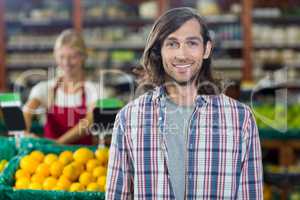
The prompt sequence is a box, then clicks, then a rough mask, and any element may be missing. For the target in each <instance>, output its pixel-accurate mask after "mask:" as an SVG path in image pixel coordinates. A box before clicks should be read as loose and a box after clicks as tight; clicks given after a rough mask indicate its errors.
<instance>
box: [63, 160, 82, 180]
mask: <svg viewBox="0 0 300 200" xmlns="http://www.w3.org/2000/svg"><path fill="white" fill-rule="evenodd" d="M63 176H65V177H66V178H67V179H69V180H70V181H75V180H76V179H77V178H78V172H77V171H76V167H75V166H74V165H72V164H69V165H67V166H66V167H65V168H64V169H63Z"/></svg>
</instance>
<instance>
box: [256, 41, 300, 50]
mask: <svg viewBox="0 0 300 200" xmlns="http://www.w3.org/2000/svg"><path fill="white" fill-rule="evenodd" d="M254 48H255V49H270V50H274V49H278V50H281V49H293V50H300V43H293V44H285V43H278V44H274V43H273V44H272V43H262V42H255V43H254Z"/></svg>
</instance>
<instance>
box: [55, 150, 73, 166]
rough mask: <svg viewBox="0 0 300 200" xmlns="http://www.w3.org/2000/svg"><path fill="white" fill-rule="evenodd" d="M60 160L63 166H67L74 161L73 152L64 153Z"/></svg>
mask: <svg viewBox="0 0 300 200" xmlns="http://www.w3.org/2000/svg"><path fill="white" fill-rule="evenodd" d="M58 159H59V161H60V162H61V163H62V164H63V165H67V164H69V163H70V162H72V161H73V152H72V151H63V152H61V153H60V154H59V157H58Z"/></svg>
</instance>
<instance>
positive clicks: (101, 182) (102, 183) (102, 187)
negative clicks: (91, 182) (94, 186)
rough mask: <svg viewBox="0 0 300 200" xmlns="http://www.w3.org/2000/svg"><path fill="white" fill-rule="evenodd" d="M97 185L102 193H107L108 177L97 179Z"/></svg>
mask: <svg viewBox="0 0 300 200" xmlns="http://www.w3.org/2000/svg"><path fill="white" fill-rule="evenodd" d="M97 183H98V185H99V187H100V192H105V184H106V176H100V177H99V178H98V179H97Z"/></svg>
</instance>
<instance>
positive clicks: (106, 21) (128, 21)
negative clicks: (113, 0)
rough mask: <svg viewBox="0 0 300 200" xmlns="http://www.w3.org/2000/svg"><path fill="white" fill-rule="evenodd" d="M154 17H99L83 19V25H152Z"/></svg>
mask: <svg viewBox="0 0 300 200" xmlns="http://www.w3.org/2000/svg"><path fill="white" fill-rule="evenodd" d="M153 22H154V19H143V18H124V19H117V18H116V19H114V18H101V19H85V20H83V27H89V28H92V27H99V26H144V25H152V24H153Z"/></svg>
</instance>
